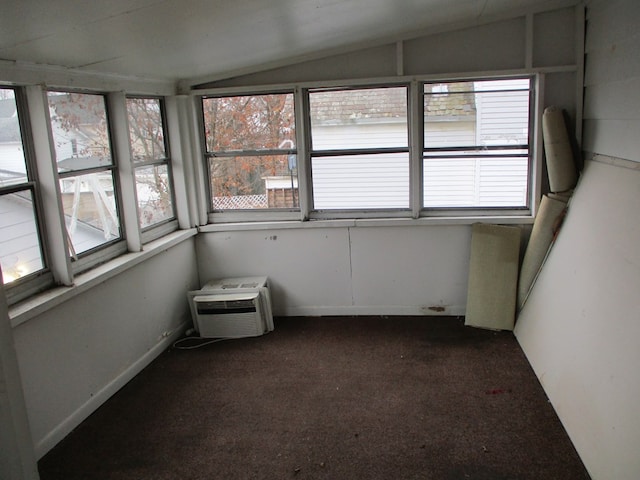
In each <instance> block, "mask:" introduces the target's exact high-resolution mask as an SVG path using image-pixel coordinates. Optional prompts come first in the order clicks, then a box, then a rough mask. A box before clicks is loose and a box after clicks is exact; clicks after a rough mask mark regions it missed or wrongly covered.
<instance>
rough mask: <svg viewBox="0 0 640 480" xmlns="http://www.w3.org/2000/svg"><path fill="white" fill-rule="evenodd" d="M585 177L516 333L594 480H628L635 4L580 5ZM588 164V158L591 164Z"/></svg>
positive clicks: (637, 306) (639, 203) (638, 286)
mask: <svg viewBox="0 0 640 480" xmlns="http://www.w3.org/2000/svg"><path fill="white" fill-rule="evenodd" d="M587 19H588V25H587V41H586V45H587V48H586V66H587V69H586V76H585V122H584V149H585V150H587V151H588V152H593V153H595V154H596V155H595V156H594V155H592V153H588V154H586V156H587V158H588V160H587V161H586V162H585V170H584V172H583V174H582V177H581V180H580V183H579V186H578V188H577V190H576V193H575V195H574V198H573V199H572V201H571V204H570V209H569V213H568V216H567V218H566V221H565V224H564V226H563V228H562V230H561V232H560V235H559V237H558V240H557V243H556V245H555V246H554V248H553V250H552V251H551V254H550V256H549V258H548V261H547V263H546V265H545V266H544V268H543V270H542V272H541V275H540V277H539V279H538V281H537V283H536V285H535V287H534V289H533V291H532V293H531V295H530V297H529V299H528V301H527V303H526V305H525V307H524V309H523V311H522V313H521V315H520V317H519V318H518V321H517V324H516V330H515V332H516V335H517V338H518V340H519V342H520V344H521V345H522V348H523V350H524V351H525V353H526V355H527V357H528V359H529V361H530V362H531V365H532V366H533V368H534V370H535V371H536V373H537V375H538V377H539V378H540V381H541V383H542V385H543V386H544V388H545V390H546V392H547V394H548V396H549V398H550V400H551V402H552V404H553V405H554V407H555V408H556V411H557V412H558V415H559V417H560V419H561V420H562V422H563V424H564V426H565V428H566V429H567V431H568V433H569V435H570V437H571V439H572V440H573V442H574V445H575V446H576V448H577V450H578V453H579V454H580V456H581V458H582V460H583V462H584V463H585V465H586V467H587V469H588V470H589V472H590V474H591V476H592V478H593V479H594V480H608V479H616V480H632V479H637V478H640V457H639V456H638V445H640V415H638V398H640V375H638V365H640V349H638V346H637V339H638V337H639V336H640V295H639V292H640V250H639V249H638V245H640V216H639V215H640V214H639V212H640V163H638V162H640V135H639V133H640V104H639V103H638V102H639V101H640V96H639V95H638V92H639V91H640V56H638V54H637V51H638V47H640V33H639V32H640V30H639V29H638V25H640V4H639V3H638V2H637V1H636V0H617V1H604V0H603V1H597V2H591V3H590V4H588V10H587ZM591 158H593V160H591Z"/></svg>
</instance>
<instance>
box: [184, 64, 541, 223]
mask: <svg viewBox="0 0 640 480" xmlns="http://www.w3.org/2000/svg"><path fill="white" fill-rule="evenodd" d="M525 78H526V79H529V80H530V96H529V129H528V169H527V185H528V186H527V193H526V202H527V205H526V206H525V207H517V208H511V207H481V208H475V207H454V208H425V207H424V205H423V198H424V196H423V185H424V181H423V180H424V179H423V158H422V156H423V143H424V97H423V85H424V84H425V83H450V82H465V81H476V80H487V81H490V80H502V79H525ZM397 86H402V87H407V93H408V109H407V124H408V129H409V132H408V135H409V147H408V150H409V170H410V172H409V196H410V200H409V208H408V209H371V210H359V209H350V210H347V209H345V210H315V209H314V208H313V192H312V172H311V158H312V153H311V149H312V145H311V132H310V129H311V120H310V107H309V98H308V92H309V91H313V90H317V89H338V90H341V89H342V90H346V89H358V88H375V87H397ZM291 90H293V91H294V95H295V97H296V98H295V102H296V137H297V138H298V140H297V145H296V146H297V148H298V168H299V174H298V186H299V195H300V199H301V211H300V212H299V213H300V215H299V216H296V215H290V216H285V215H283V214H282V212H280V213H279V214H278V213H276V212H272V211H258V210H254V211H252V212H250V213H248V214H246V215H238V214H236V213H233V212H213V211H211V209H210V207H208V208H209V209H208V210H207V218H208V222H209V223H210V224H228V223H243V222H247V223H252V222H270V221H283V220H302V221H306V220H334V219H335V220H340V221H341V220H345V219H349V220H356V221H357V220H358V219H363V220H367V221H369V222H370V221H373V220H375V221H377V220H378V219H379V220H384V219H390V220H393V219H407V220H421V221H425V220H429V219H432V220H434V221H436V222H442V221H446V222H448V221H452V222H455V223H460V222H464V223H473V222H474V221H482V220H483V219H487V218H491V219H492V221H501V220H502V221H504V222H508V223H513V222H518V221H528V220H527V219H530V218H532V217H533V215H534V214H535V209H536V208H537V204H538V201H537V198H538V197H539V196H540V193H541V180H540V177H541V173H542V163H543V162H542V160H543V159H542V135H541V125H540V117H541V115H542V109H543V102H542V99H543V98H544V74H543V73H542V72H536V71H531V70H513V71H501V72H483V73H482V74H477V75H476V74H468V75H467V74H462V75H420V76H397V77H384V78H372V79H359V80H343V81H339V80H336V81H314V82H304V81H302V82H296V83H293V84H280V85H258V86H243V87H219V88H206V89H194V90H192V91H191V95H192V96H193V97H194V98H195V99H196V109H200V112H199V115H198V116H199V121H200V124H199V125H198V128H199V132H198V140H199V142H200V144H199V146H200V148H201V153H202V154H201V158H204V157H205V155H206V147H205V140H204V123H203V118H202V116H203V113H202V105H201V99H202V98H203V97H213V96H232V95H251V94H269V93H280V92H283V91H291ZM315 153H316V152H314V154H315ZM204 168H205V172H206V171H207V170H206V169H207V162H206V161H205V162H204ZM205 176H206V173H205ZM203 181H204V182H205V183H207V179H206V178H204V179H203ZM205 186H206V188H208V185H205ZM303 200H304V201H303ZM369 219H370V220H369Z"/></svg>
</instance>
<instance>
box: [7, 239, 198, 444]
mask: <svg viewBox="0 0 640 480" xmlns="http://www.w3.org/2000/svg"><path fill="white" fill-rule="evenodd" d="M195 287H197V274H196V262H195V249H194V244H193V240H189V241H186V242H183V243H181V244H180V245H177V246H175V247H173V248H171V249H169V250H167V251H166V252H164V253H163V254H161V255H156V256H155V257H153V258H151V259H150V260H149V261H147V262H144V263H141V264H140V265H138V266H136V267H133V268H131V269H129V270H127V271H125V272H123V273H121V274H120V275H117V276H115V277H113V278H112V279H110V280H107V281H106V282H104V283H102V284H100V285H99V286H97V287H95V288H93V289H91V290H89V291H87V292H85V293H83V294H82V295H80V296H77V297H74V298H73V299H71V300H68V301H66V302H64V303H62V304H60V305H59V306H58V307H55V308H53V309H51V310H49V311H47V312H46V313H44V314H42V315H40V316H38V317H37V318H34V319H31V320H29V321H27V322H25V323H22V324H20V325H19V326H17V327H15V328H14V338H15V345H16V351H17V355H18V361H19V364H20V371H21V374H22V380H23V386H24V392H25V398H26V405H27V409H28V412H29V420H30V423H31V430H32V436H33V439H34V442H35V445H36V453H37V454H38V455H39V456H42V455H43V454H44V453H46V451H47V450H49V449H50V448H51V447H53V446H54V445H55V444H56V443H57V442H58V441H60V440H61V439H62V438H63V437H64V436H65V435H66V434H67V433H69V432H70V431H71V429H73V428H74V427H75V426H77V425H78V424H79V423H80V422H81V421H82V420H84V418H86V417H87V416H88V415H89V414H90V413H92V412H93V411H94V410H95V409H96V408H97V407H98V406H100V404H101V403H102V402H103V401H105V400H106V399H107V398H108V397H109V396H110V395H112V394H113V393H115V391H116V390H117V389H118V388H119V387H121V386H122V385H123V384H124V382H126V381H127V380H128V379H130V378H131V377H132V376H133V375H135V374H136V373H138V371H139V370H140V369H141V368H143V367H144V366H146V364H147V363H148V362H149V361H151V360H152V359H153V357H155V355H157V354H159V353H160V352H161V351H162V347H163V341H165V343H166V338H165V337H164V336H163V334H164V333H165V332H174V331H176V329H179V328H180V327H181V326H183V325H185V322H189V321H190V317H189V308H188V304H187V302H186V292H187V291H188V290H189V289H193V288H195ZM165 346H166V345H165ZM158 347H161V348H160V349H159V350H157V349H158ZM155 350H157V351H155ZM150 354H151V356H150Z"/></svg>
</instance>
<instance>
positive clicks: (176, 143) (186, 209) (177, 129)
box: [165, 96, 200, 229]
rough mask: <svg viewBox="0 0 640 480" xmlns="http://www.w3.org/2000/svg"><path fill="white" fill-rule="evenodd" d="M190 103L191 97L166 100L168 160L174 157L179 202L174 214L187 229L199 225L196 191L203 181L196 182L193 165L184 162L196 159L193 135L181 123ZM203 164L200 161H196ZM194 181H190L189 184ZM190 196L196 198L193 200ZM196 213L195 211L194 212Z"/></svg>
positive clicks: (175, 183) (167, 98)
mask: <svg viewBox="0 0 640 480" xmlns="http://www.w3.org/2000/svg"><path fill="white" fill-rule="evenodd" d="M189 100H191V99H190V98H189V97H185V96H181V97H166V98H165V112H166V123H167V135H168V138H169V157H170V158H171V172H172V174H173V189H174V196H175V199H176V202H175V203H176V205H175V212H176V217H177V219H178V224H179V225H180V228H183V229H186V228H190V227H192V226H195V225H196V222H195V220H192V218H195V215H193V214H192V211H195V206H196V201H195V190H196V189H195V188H192V187H196V186H199V183H200V182H194V181H193V178H194V177H193V172H192V171H190V167H191V163H190V162H186V163H185V161H184V159H185V158H196V157H195V156H193V155H191V150H190V138H191V132H190V131H189V130H188V125H187V124H186V122H185V125H182V123H181V122H180V112H181V108H183V109H184V108H186V107H183V103H184V102H185V101H189ZM197 163H200V162H197ZM190 180H191V181H190ZM191 196H193V197H194V198H193V199H192V198H191ZM194 213H195V212H194Z"/></svg>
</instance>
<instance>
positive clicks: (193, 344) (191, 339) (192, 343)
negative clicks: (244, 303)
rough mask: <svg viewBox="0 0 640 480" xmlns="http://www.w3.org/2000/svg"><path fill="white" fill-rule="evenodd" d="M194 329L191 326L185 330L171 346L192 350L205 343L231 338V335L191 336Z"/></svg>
mask: <svg viewBox="0 0 640 480" xmlns="http://www.w3.org/2000/svg"><path fill="white" fill-rule="evenodd" d="M195 333H196V331H195V330H194V329H193V328H190V329H189V330H187V331H186V332H185V335H186V336H185V337H184V338H181V339H179V340H176V341H175V342H174V343H173V348H176V349H178V350H194V349H196V348H200V347H205V346H207V345H211V344H213V343H218V342H222V341H224V340H233V338H232V337H220V338H202V337H197V336H193V335H194V334H195ZM184 343H189V345H186V346H183V344H184Z"/></svg>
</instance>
